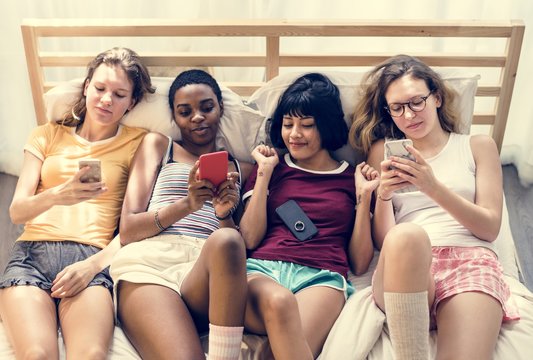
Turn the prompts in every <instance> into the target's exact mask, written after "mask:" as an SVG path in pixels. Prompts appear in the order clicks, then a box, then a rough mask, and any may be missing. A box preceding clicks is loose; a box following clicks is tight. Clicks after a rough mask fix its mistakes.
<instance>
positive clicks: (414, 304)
mask: <svg viewBox="0 0 533 360" xmlns="http://www.w3.org/2000/svg"><path fill="white" fill-rule="evenodd" d="M384 297H385V313H386V315H387V325H388V327H389V332H390V337H391V342H392V348H393V349H394V355H395V358H396V360H404V359H405V360H419V359H420V360H427V359H428V357H429V307H428V292H427V291H423V292H418V293H389V292H386V293H384Z"/></svg>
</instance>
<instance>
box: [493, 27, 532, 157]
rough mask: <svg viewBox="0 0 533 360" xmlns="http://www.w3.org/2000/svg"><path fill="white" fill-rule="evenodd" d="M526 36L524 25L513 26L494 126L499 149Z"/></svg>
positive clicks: (495, 139)
mask: <svg viewBox="0 0 533 360" xmlns="http://www.w3.org/2000/svg"><path fill="white" fill-rule="evenodd" d="M523 38H524V27H523V26H516V27H514V28H513V31H512V36H511V38H510V39H509V41H508V43H507V49H506V51H507V58H508V60H507V63H506V65H505V67H504V70H503V71H502V73H501V80H500V81H501V84H502V89H501V93H500V97H499V100H498V102H497V103H496V109H495V111H496V121H495V122H494V127H493V128H492V134H491V135H492V137H493V139H494V141H496V144H497V145H498V151H501V148H502V143H503V136H504V133H505V126H506V125H507V117H508V115H509V109H510V107H511V98H512V96H513V88H514V82H515V79H516V71H517V70H518V59H519V58H520V50H521V49H522V40H523Z"/></svg>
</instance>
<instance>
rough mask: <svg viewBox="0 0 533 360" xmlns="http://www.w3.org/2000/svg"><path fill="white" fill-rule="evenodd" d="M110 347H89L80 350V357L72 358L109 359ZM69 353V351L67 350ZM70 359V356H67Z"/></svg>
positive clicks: (74, 357)
mask: <svg viewBox="0 0 533 360" xmlns="http://www.w3.org/2000/svg"><path fill="white" fill-rule="evenodd" d="M108 351H109V348H108V347H105V346H100V345H97V344H93V345H87V347H85V348H83V349H80V352H79V354H78V355H74V356H72V358H73V359H87V360H104V359H106V358H107V353H108ZM67 352H68V350H67ZM67 357H70V354H67Z"/></svg>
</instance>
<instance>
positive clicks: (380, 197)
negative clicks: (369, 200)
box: [367, 140, 396, 249]
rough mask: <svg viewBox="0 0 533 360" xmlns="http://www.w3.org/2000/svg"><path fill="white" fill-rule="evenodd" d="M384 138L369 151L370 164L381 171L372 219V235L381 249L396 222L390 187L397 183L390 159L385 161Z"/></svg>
mask: <svg viewBox="0 0 533 360" xmlns="http://www.w3.org/2000/svg"><path fill="white" fill-rule="evenodd" d="M384 142H385V141H384V140H379V141H377V142H375V143H374V144H372V147H371V148H370V152H369V153H368V160H367V161H368V164H369V165H370V166H372V167H373V168H374V169H378V171H379V172H380V183H379V186H378V187H377V189H376V204H375V208H374V217H373V219H372V235H373V239H374V242H375V244H376V247H377V248H378V249H381V246H382V245H383V240H384V239H385V235H386V234H387V232H388V231H389V230H390V229H391V228H392V227H393V226H394V225H395V224H396V220H395V219H394V211H393V208H392V194H393V191H392V190H391V189H390V187H393V186H394V184H395V179H394V177H393V176H392V174H391V172H390V171H388V170H389V166H390V161H383V155H384V149H383V144H384Z"/></svg>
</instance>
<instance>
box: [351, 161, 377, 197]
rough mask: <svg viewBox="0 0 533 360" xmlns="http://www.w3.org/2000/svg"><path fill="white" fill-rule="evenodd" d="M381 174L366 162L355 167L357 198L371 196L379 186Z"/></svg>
mask: <svg viewBox="0 0 533 360" xmlns="http://www.w3.org/2000/svg"><path fill="white" fill-rule="evenodd" d="M379 181H380V177H379V173H378V171H377V170H376V169H374V168H373V167H372V166H370V165H368V164H367V163H366V162H364V161H363V162H361V163H360V164H358V165H357V166H356V167H355V193H356V195H357V198H358V199H359V197H360V196H363V195H366V194H371V193H372V192H373V191H374V190H375V189H376V188H377V187H378V186H379Z"/></svg>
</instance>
